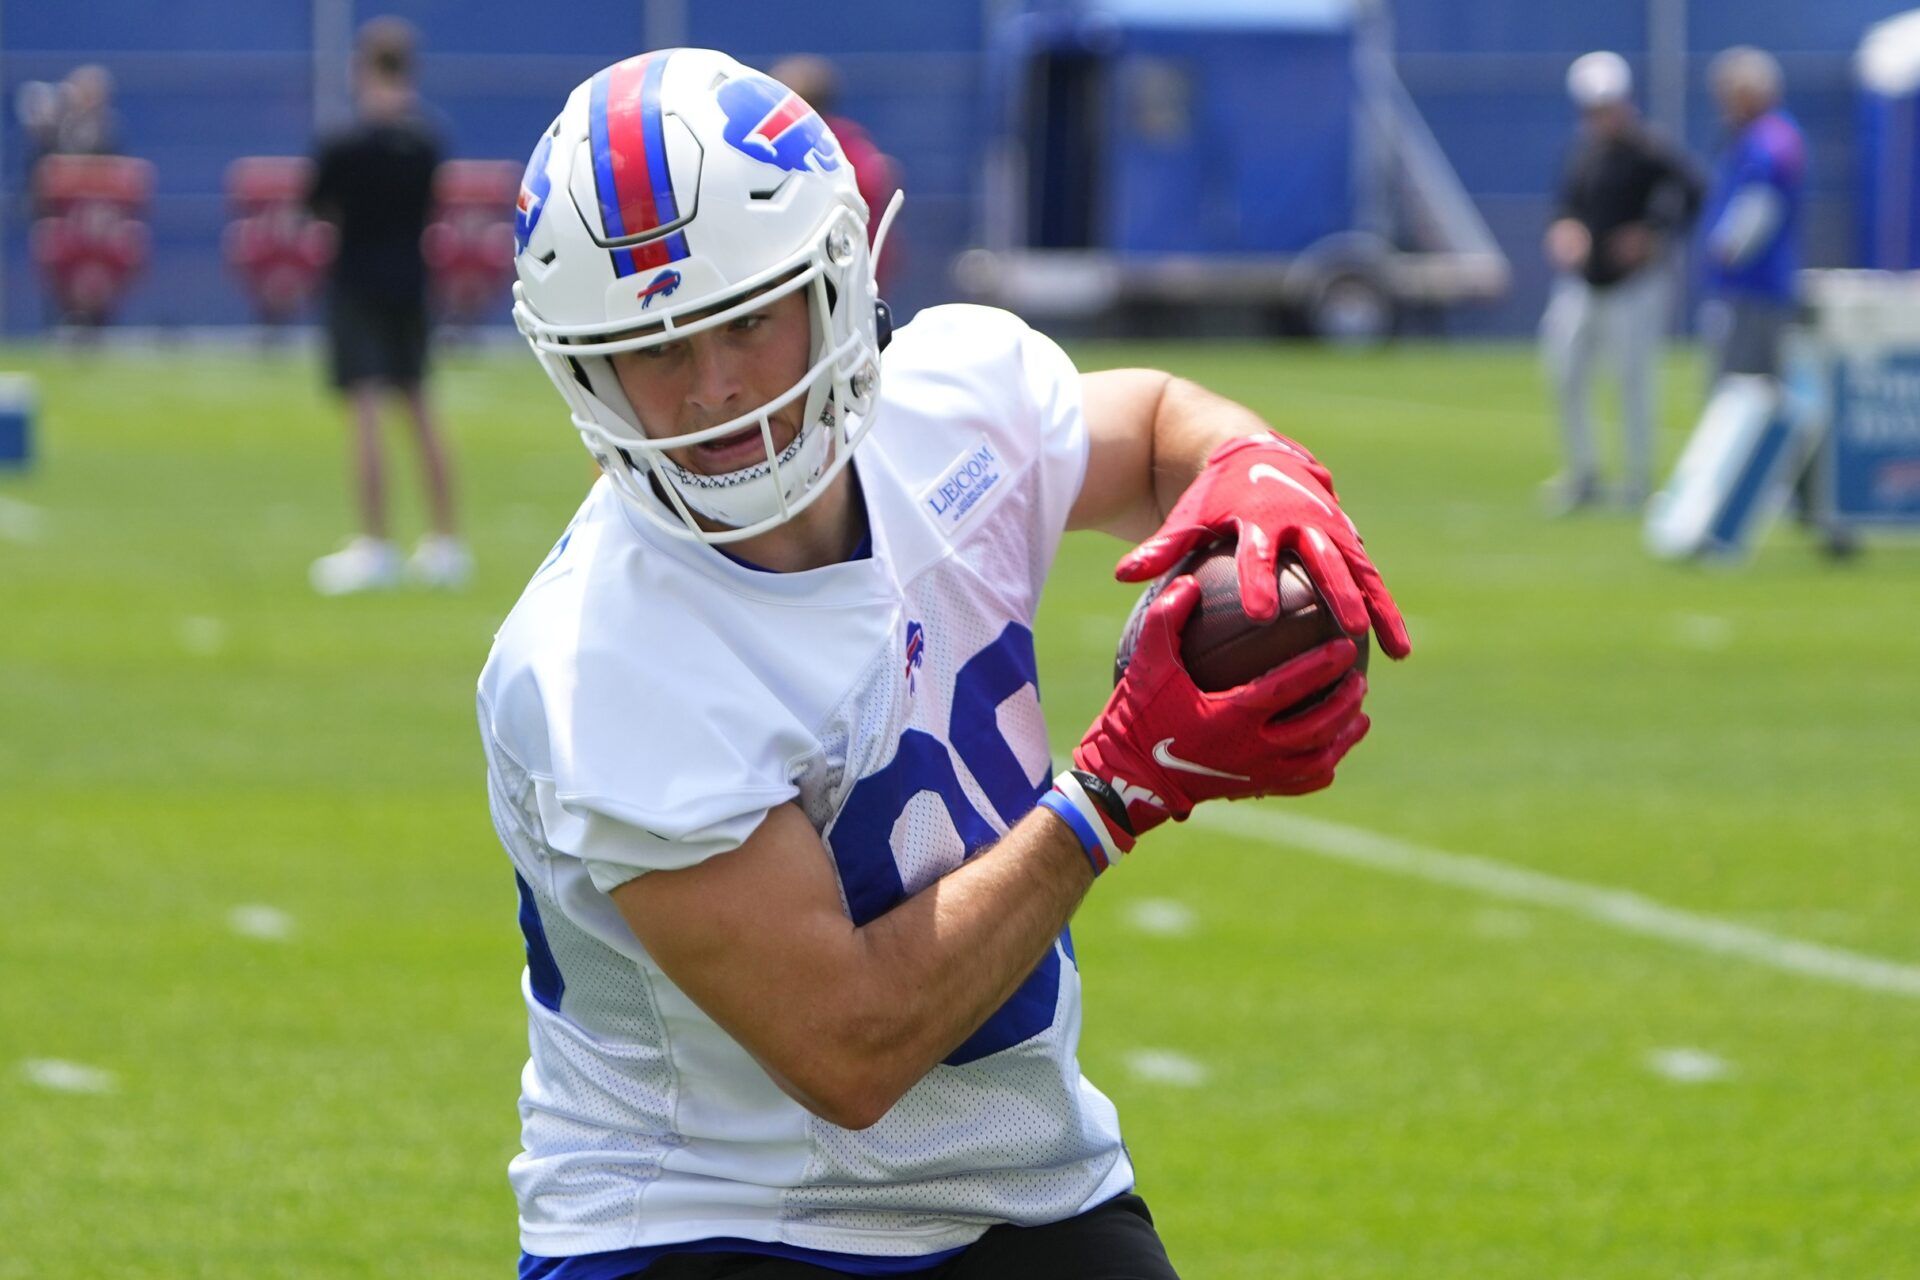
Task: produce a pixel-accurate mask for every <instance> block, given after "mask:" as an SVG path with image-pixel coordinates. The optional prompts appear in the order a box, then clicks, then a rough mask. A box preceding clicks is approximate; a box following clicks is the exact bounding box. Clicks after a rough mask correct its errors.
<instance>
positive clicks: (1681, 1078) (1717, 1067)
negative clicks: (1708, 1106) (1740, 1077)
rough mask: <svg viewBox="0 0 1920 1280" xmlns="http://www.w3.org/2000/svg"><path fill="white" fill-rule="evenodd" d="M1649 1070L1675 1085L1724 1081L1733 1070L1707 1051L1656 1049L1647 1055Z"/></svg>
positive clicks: (1721, 1059) (1722, 1059)
mask: <svg viewBox="0 0 1920 1280" xmlns="http://www.w3.org/2000/svg"><path fill="white" fill-rule="evenodd" d="M1647 1070H1649V1071H1651V1072H1653V1073H1654V1074H1655V1075H1659V1076H1665V1077H1666V1078H1667V1079H1669V1080H1671V1081H1673V1082H1674V1083H1675V1084H1711V1083H1712V1082H1713V1081H1715V1080H1724V1079H1726V1077H1727V1076H1728V1075H1729V1074H1731V1072H1732V1070H1733V1069H1732V1068H1731V1067H1729V1066H1728V1065H1727V1062H1726V1060H1725V1059H1724V1058H1721V1057H1719V1056H1717V1055H1715V1054H1711V1053H1708V1052H1707V1051H1706V1050H1705V1049H1687V1048H1674V1049H1655V1050H1654V1051H1653V1052H1651V1053H1649V1054H1648V1055H1647Z"/></svg>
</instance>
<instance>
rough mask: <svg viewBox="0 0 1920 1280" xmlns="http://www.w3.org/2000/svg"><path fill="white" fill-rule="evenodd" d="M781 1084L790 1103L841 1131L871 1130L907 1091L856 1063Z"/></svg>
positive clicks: (824, 1066) (830, 1067)
mask: <svg viewBox="0 0 1920 1280" xmlns="http://www.w3.org/2000/svg"><path fill="white" fill-rule="evenodd" d="M781 1083H782V1084H783V1085H784V1086H785V1087H786V1091H787V1094H788V1096H790V1097H791V1098H793V1100H794V1101H796V1102H798V1103H799V1104H800V1105H801V1106H803V1107H805V1108H806V1109H807V1110H808V1111H811V1112H812V1113H813V1114H814V1115H816V1116H819V1117H820V1118H821V1119H822V1120H825V1121H826V1122H827V1123H828V1124H831V1125H837V1126H839V1127H840V1128H842V1129H870V1128H872V1127H873V1126H874V1125H876V1124H878V1123H880V1119H881V1117H882V1116H885V1115H886V1114H887V1112H889V1111H891V1110H893V1105H894V1104H895V1103H896V1102H898V1101H900V1099H901V1097H902V1096H903V1095H904V1094H905V1093H906V1091H907V1087H904V1086H901V1085H900V1084H898V1083H897V1082H896V1081H893V1080H891V1079H888V1078H886V1077H885V1076H884V1075H883V1074H882V1073H881V1072H880V1071H877V1070H875V1069H874V1068H873V1066H872V1065H871V1064H860V1063H832V1064H825V1063H823V1064H822V1065H821V1066H820V1067H819V1068H818V1069H817V1070H816V1071H814V1072H811V1073H808V1076H806V1077H802V1078H795V1077H792V1076H790V1077H788V1078H787V1079H786V1080H784V1081H782V1082H781Z"/></svg>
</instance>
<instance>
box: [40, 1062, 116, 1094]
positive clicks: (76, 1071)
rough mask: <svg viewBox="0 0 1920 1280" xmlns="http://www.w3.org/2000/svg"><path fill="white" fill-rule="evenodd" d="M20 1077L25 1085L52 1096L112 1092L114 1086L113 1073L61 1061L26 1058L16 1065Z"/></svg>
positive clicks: (78, 1063)
mask: <svg viewBox="0 0 1920 1280" xmlns="http://www.w3.org/2000/svg"><path fill="white" fill-rule="evenodd" d="M20 1074H21V1075H22V1076H24V1077H26V1079H27V1082H28V1083H29V1084H36V1085H39V1086H40V1087H41V1088H42V1089H51V1090H53V1091H54V1092H55V1093H112V1092H113V1091H114V1088H115V1085H116V1081H115V1080H114V1077H113V1072H111V1071H103V1070H101V1069H100V1068H99V1067H90V1066H87V1065H86V1064H85V1063H81V1062H68V1061H66V1060H65V1059H63V1058H28V1059H27V1060H26V1061H25V1062H22V1063H21V1064H20Z"/></svg>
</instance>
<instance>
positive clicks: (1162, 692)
mask: <svg viewBox="0 0 1920 1280" xmlns="http://www.w3.org/2000/svg"><path fill="white" fill-rule="evenodd" d="M1199 604H1200V587H1199V584H1198V583H1196V582H1195V581H1194V580H1193V578H1192V577H1191V576H1182V577H1180V578H1176V579H1175V580H1174V581H1173V582H1172V584H1170V585H1169V586H1168V587H1167V589H1166V590H1165V591H1163V592H1161V594H1160V598H1159V599H1157V600H1155V601H1154V602H1153V604H1152V605H1151V606H1149V607H1148V609H1147V616H1146V620H1145V622H1144V623H1143V624H1142V626H1141V628H1140V638H1139V640H1138V641H1137V642H1136V644H1135V646H1134V651H1133V660H1132V661H1131V662H1130V663H1129V664H1128V666H1127V673H1126V675H1125V677H1123V678H1122V679H1121V681H1120V683H1119V684H1118V685H1117V686H1115V687H1114V690H1113V696H1112V697H1111V698H1109V699H1108V700H1107V706H1106V710H1104V711H1102V712H1101V713H1100V718H1099V719H1097V720H1095V721H1094V723H1093V727H1092V728H1090V729H1088V730H1087V734H1086V737H1084V738H1082V739H1081V740H1080V745H1079V746H1078V747H1077V748H1075V750H1074V753H1073V760H1074V764H1075V765H1076V766H1078V767H1079V768H1082V769H1085V770H1086V771H1087V772H1089V773H1092V774H1095V775H1097V776H1099V777H1101V778H1104V779H1105V780H1106V781H1107V782H1108V783H1109V784H1111V785H1112V786H1113V788H1114V789H1115V790H1116V791H1118V792H1119V793H1120V796H1121V798H1122V799H1124V800H1125V801H1126V804H1127V817H1128V819H1129V820H1131V822H1132V823H1133V828H1134V831H1135V833H1136V834H1143V833H1145V832H1146V831H1148V830H1149V829H1151V828H1153V827H1156V826H1158V825H1159V824H1160V823H1162V822H1164V821H1166V820H1167V819H1168V818H1170V817H1171V818H1174V819H1177V820H1184V819H1185V818H1186V817H1187V815H1188V814H1190V813H1192V812H1193V807H1194V806H1195V805H1196V804H1199V803H1200V802H1201V801H1203V800H1217V799H1222V798H1225V799H1236V800H1238V799H1245V798H1247V797H1251V796H1272V795H1301V794H1304V793H1305V792H1308V791H1318V790H1319V789H1320V788H1322V787H1324V786H1326V785H1327V784H1329V783H1331V782H1332V781H1333V771H1334V768H1335V767H1336V766H1337V765H1338V764H1339V763H1340V759H1341V757H1343V756H1344V755H1346V754H1347V752H1348V751H1349V750H1351V749H1352V747H1353V745H1354V743H1356V742H1358V741H1360V739H1361V738H1363V737H1364V736H1366V732H1367V727H1368V723H1369V722H1368V720H1367V717H1366V716H1365V714H1363V713H1362V712H1361V710H1360V703H1361V700H1362V699H1363V698H1364V697H1365V696H1366V692H1367V681H1366V677H1365V676H1363V675H1361V674H1360V673H1359V672H1358V671H1355V670H1353V663H1354V659H1355V657H1356V656H1357V650H1356V649H1355V648H1354V644H1353V641H1351V640H1346V639H1335V640H1329V641H1327V642H1326V643H1325V644H1323V645H1320V646H1318V647H1317V648H1313V649H1309V650H1308V651H1307V652H1305V653H1303V654H1301V655H1300V656H1299V657H1297V658H1293V659H1292V660H1290V661H1288V662H1286V663H1284V664H1282V665H1281V666H1279V667H1276V668H1275V669H1274V670H1272V671H1269V672H1268V673H1267V674H1266V675H1263V676H1261V677H1260V678H1259V679H1257V680H1254V681H1252V682H1250V683H1248V684H1243V685H1240V686H1238V687H1236V688H1233V689H1227V690H1223V691H1221V692H1219V693H1208V692H1206V691H1204V690H1202V689H1200V688H1198V687H1196V686H1195V685H1194V683H1193V680H1192V678H1191V677H1189V676H1188V675H1187V669H1186V668H1185V667H1184V666H1182V665H1181V663H1180V631H1181V628H1183V627H1184V626H1186V623H1187V619H1188V618H1189V617H1191V616H1192V614H1193V611H1194V609H1195V608H1197V607H1198V606H1199ZM1329 685H1331V686H1332V689H1331V690H1330V691H1329V692H1327V693H1326V696H1325V697H1324V698H1322V699H1321V700H1320V701H1318V702H1316V703H1315V704H1314V705H1313V706H1311V707H1309V708H1308V709H1306V710H1305V711H1299V712H1296V713H1294V714H1293V715H1290V716H1287V717H1285V718H1284V719H1282V718H1276V717H1278V715H1279V713H1280V712H1282V711H1284V710H1286V709H1287V708H1289V707H1292V706H1293V705H1294V704H1295V703H1298V702H1299V701H1300V700H1301V699H1303V698H1309V697H1312V696H1313V695H1314V694H1315V693H1316V692H1319V691H1321V690H1326V689H1327V688H1328V686H1329Z"/></svg>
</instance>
